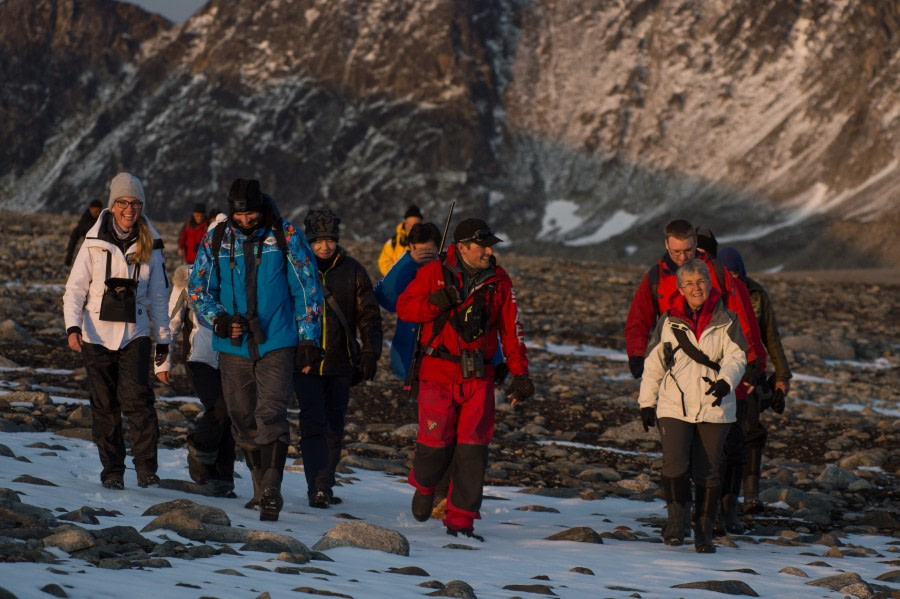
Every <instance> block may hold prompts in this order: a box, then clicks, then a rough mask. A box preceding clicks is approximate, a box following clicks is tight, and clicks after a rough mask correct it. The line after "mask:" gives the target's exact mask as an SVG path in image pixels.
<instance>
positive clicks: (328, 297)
mask: <svg viewBox="0 0 900 599" xmlns="http://www.w3.org/2000/svg"><path fill="white" fill-rule="evenodd" d="M322 291H323V293H324V294H325V301H326V302H328V306H329V307H330V308H331V311H332V312H334V315H335V316H336V317H337V319H338V322H340V323H341V327H342V328H343V329H344V334H345V335H347V343H348V344H349V345H350V363H351V364H354V365H356V364H359V361H360V356H361V354H362V350H361V349H360V347H359V342H358V341H357V340H356V334H355V333H354V332H353V329H351V328H350V324H349V323H348V322H347V318H346V317H345V316H344V312H343V311H342V310H341V307H340V306H339V305H338V303H337V300H336V299H334V295H332V293H331V290H330V289H328V287H326V286H325V285H322Z"/></svg>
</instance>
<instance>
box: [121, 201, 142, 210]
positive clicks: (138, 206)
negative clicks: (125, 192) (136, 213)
mask: <svg viewBox="0 0 900 599" xmlns="http://www.w3.org/2000/svg"><path fill="white" fill-rule="evenodd" d="M114 203H115V205H116V208H119V209H121V210H125V209H126V208H134V209H135V210H140V209H141V207H142V206H143V205H144V202H142V201H140V200H135V201H133V202H129V201H128V200H116V201H115V202H114Z"/></svg>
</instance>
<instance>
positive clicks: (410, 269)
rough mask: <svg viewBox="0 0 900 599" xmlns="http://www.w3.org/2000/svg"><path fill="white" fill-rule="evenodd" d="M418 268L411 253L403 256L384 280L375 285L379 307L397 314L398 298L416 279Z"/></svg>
mask: <svg viewBox="0 0 900 599" xmlns="http://www.w3.org/2000/svg"><path fill="white" fill-rule="evenodd" d="M418 267H419V265H418V264H416V262H415V260H413V259H412V258H411V257H410V255H409V252H406V253H405V254H403V256H402V257H401V258H400V259H399V260H398V261H397V262H396V263H395V264H394V266H392V267H391V269H390V270H389V271H388V273H387V274H386V275H384V278H383V279H381V280H380V281H378V283H377V284H376V285H375V297H376V298H377V299H378V305H380V306H381V307H382V308H384V309H385V310H387V311H388V312H396V311H397V298H398V297H400V294H401V293H403V290H404V289H406V287H407V286H408V285H409V284H410V283H412V280H413V279H415V278H416V271H417V270H418Z"/></svg>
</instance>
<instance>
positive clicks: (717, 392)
mask: <svg viewBox="0 0 900 599" xmlns="http://www.w3.org/2000/svg"><path fill="white" fill-rule="evenodd" d="M703 380H704V381H706V382H707V383H709V389H707V391H706V395H712V396H713V397H715V398H716V399H715V400H714V401H713V402H712V406H713V407H714V408H715V407H716V406H720V405H722V398H723V397H725V396H726V395H728V394H729V393H731V385H729V384H728V383H727V382H725V381H723V380H722V379H719V380H718V381H714V380H712V379H710V378H709V377H708V376H705V377H703Z"/></svg>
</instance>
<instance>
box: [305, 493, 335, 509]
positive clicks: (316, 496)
mask: <svg viewBox="0 0 900 599" xmlns="http://www.w3.org/2000/svg"><path fill="white" fill-rule="evenodd" d="M329 505H331V501H329V499H328V493H326V492H325V491H323V490H321V489H319V490H318V491H316V492H314V493H313V494H312V495H310V496H309V507H314V508H316V509H320V510H325V509H328V506H329Z"/></svg>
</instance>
